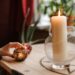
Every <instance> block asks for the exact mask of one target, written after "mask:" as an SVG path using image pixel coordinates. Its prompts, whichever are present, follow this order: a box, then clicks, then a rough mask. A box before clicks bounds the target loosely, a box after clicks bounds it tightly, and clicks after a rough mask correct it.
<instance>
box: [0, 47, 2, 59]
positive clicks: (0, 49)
mask: <svg viewBox="0 0 75 75" xmlns="http://www.w3.org/2000/svg"><path fill="white" fill-rule="evenodd" d="M1 59H2V48H0V60H1Z"/></svg>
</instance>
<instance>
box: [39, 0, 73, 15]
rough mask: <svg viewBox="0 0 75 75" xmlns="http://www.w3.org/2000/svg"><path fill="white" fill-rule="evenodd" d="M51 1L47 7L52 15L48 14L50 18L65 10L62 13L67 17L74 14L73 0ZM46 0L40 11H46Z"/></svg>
mask: <svg viewBox="0 0 75 75" xmlns="http://www.w3.org/2000/svg"><path fill="white" fill-rule="evenodd" d="M58 1H59V0H49V4H48V6H47V8H48V10H50V13H48V14H49V15H50V16H51V15H53V14H54V13H55V12H56V11H58V10H59V9H60V10H63V11H62V12H64V13H65V15H66V16H70V15H72V14H73V11H74V10H73V9H74V3H73V0H60V1H59V2H58ZM44 4H45V3H44V0H42V3H41V5H40V6H41V7H40V10H41V11H42V10H44V9H45V7H43V6H44Z"/></svg>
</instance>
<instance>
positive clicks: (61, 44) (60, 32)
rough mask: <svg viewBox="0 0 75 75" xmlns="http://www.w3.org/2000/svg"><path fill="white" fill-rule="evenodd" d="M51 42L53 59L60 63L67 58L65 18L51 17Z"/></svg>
mask: <svg viewBox="0 0 75 75" xmlns="http://www.w3.org/2000/svg"><path fill="white" fill-rule="evenodd" d="M51 24H52V41H53V59H54V61H58V62H62V61H64V60H66V58H67V18H66V16H60V11H59V13H58V16H53V17H52V18H51Z"/></svg>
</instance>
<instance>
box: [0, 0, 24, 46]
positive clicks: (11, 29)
mask: <svg viewBox="0 0 75 75" xmlns="http://www.w3.org/2000/svg"><path fill="white" fill-rule="evenodd" d="M22 13H23V12H22V0H0V47H2V46H3V45H5V44H6V43H8V42H10V41H20V32H21V27H22V22H23V15H22Z"/></svg>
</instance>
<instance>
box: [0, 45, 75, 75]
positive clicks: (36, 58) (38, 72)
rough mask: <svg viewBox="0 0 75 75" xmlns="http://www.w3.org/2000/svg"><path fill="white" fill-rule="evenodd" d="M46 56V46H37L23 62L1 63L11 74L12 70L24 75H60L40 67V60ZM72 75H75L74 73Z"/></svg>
mask: <svg viewBox="0 0 75 75" xmlns="http://www.w3.org/2000/svg"><path fill="white" fill-rule="evenodd" d="M44 56H45V51H44V44H36V45H33V46H32V52H31V53H30V55H29V56H28V58H27V59H26V60H25V61H23V62H14V61H12V62H10V61H9V62H8V61H5V60H1V61H0V66H2V67H4V68H5V69H6V70H7V71H8V72H9V73H11V72H12V71H11V69H13V70H16V71H18V72H20V73H21V74H23V75H59V74H57V73H53V72H51V71H48V70H46V69H45V68H43V67H42V66H41V65H40V59H41V58H42V57H44ZM71 75H75V73H72V74H71Z"/></svg>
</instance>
